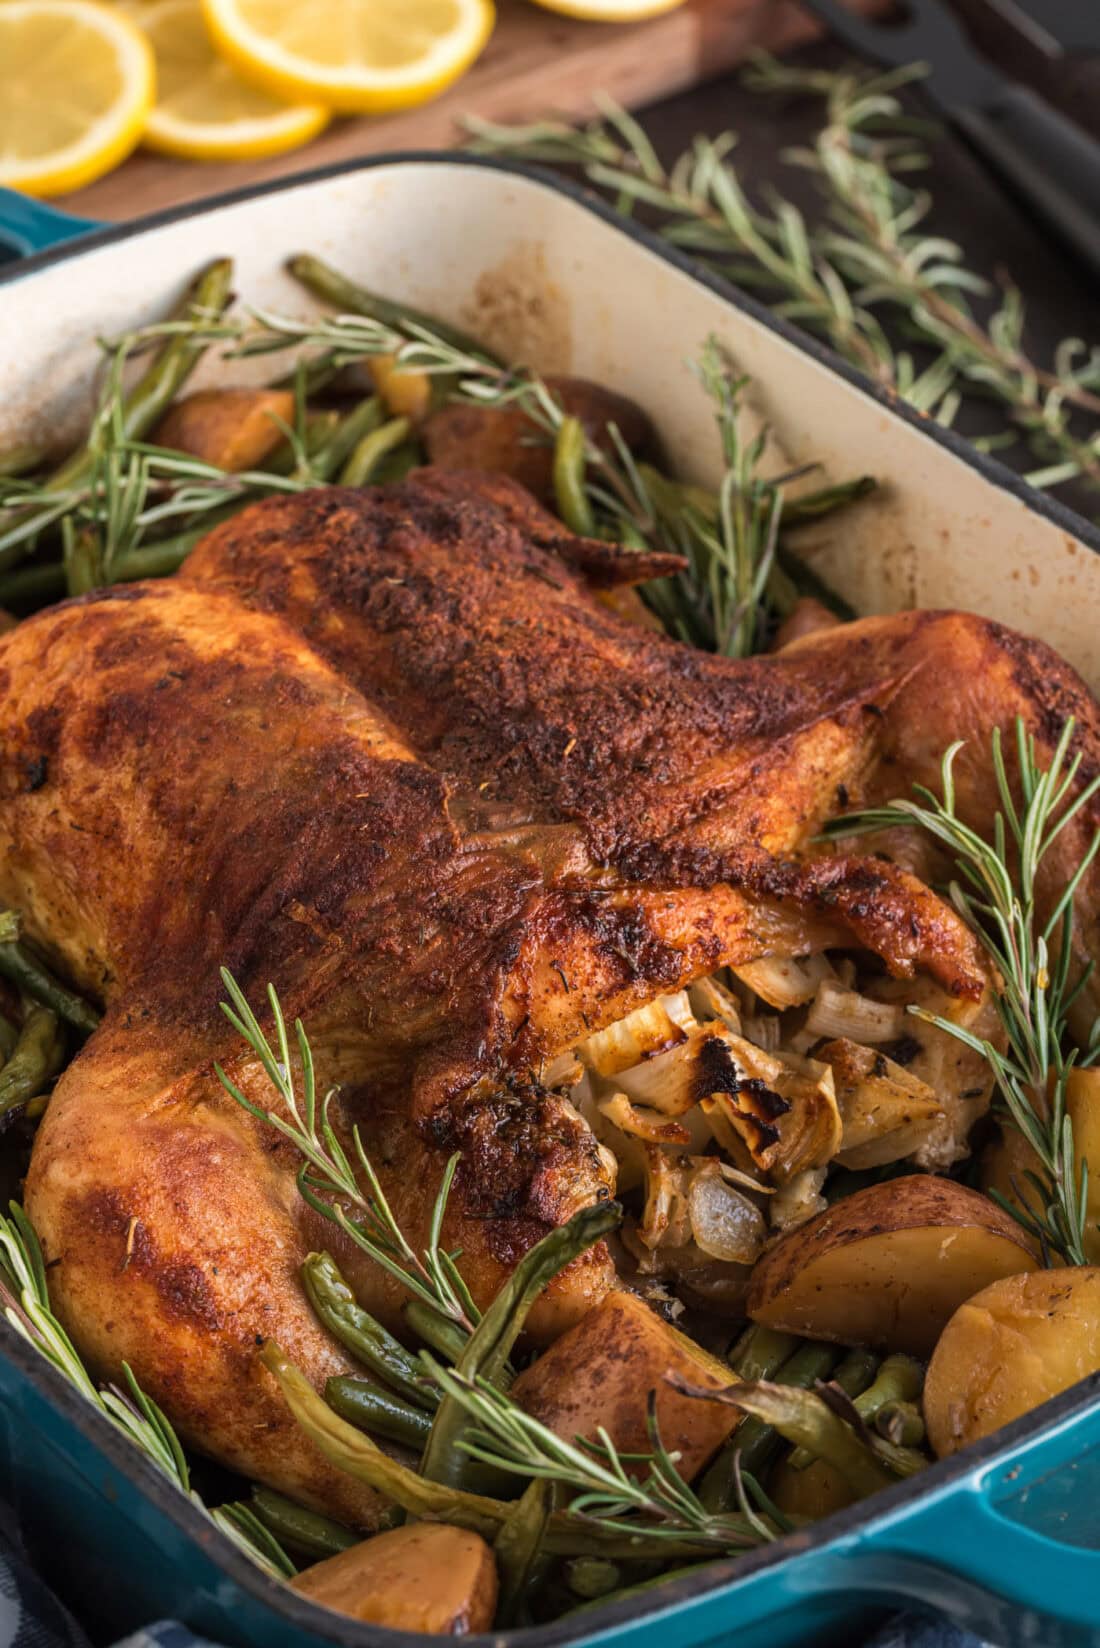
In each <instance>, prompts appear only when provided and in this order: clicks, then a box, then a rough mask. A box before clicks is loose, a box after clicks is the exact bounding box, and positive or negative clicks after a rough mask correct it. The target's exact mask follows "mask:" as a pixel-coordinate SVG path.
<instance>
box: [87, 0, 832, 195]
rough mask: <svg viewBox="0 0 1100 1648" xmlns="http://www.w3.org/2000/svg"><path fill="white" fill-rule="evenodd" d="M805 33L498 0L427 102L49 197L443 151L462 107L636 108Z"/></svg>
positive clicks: (767, 21)
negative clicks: (474, 49)
mask: <svg viewBox="0 0 1100 1648" xmlns="http://www.w3.org/2000/svg"><path fill="white" fill-rule="evenodd" d="M395 3H396V4H398V5H400V4H401V0H395ZM302 4H303V5H308V4H309V0H302ZM815 32H816V30H815V25H814V24H813V22H812V21H811V20H810V18H809V16H808V15H807V13H805V12H803V11H802V10H801V9H800V8H799V7H798V6H797V5H796V4H794V3H793V0H687V3H686V4H685V5H683V6H682V7H680V8H679V10H677V11H673V12H669V13H667V14H666V15H665V16H663V17H656V18H653V19H652V20H651V21H650V22H647V23H633V24H622V23H620V24H614V23H580V22H575V21H573V20H571V19H569V18H566V17H559V16H556V15H555V14H554V13H553V12H548V11H543V10H541V9H540V8H539V7H537V6H534V5H531V4H529V3H528V0H498V21H497V26H496V29H495V31H494V34H493V37H492V39H491V41H490V43H489V45H488V47H487V48H486V50H485V52H484V54H483V56H482V57H481V59H480V60H479V61H478V62H477V63H476V64H475V65H474V67H473V68H472V69H471V70H470V72H469V73H468V74H467V75H466V76H465V77H464V79H462V80H460V81H459V82H458V84H457V85H455V86H453V87H452V88H451V90H450V91H448V92H446V93H445V94H444V95H443V96H442V97H440V98H437V99H436V100H435V101H434V102H432V103H427V104H425V105H424V106H423V107H421V108H418V109H411V110H408V111H406V112H404V113H401V114H396V115H387V116H385V117H383V118H375V119H371V118H362V119H345V120H338V121H335V122H334V123H333V124H332V125H331V126H330V127H329V128H328V130H327V131H325V132H323V133H322V134H321V136H320V137H319V138H317V139H316V140H315V141H314V142H313V143H310V144H307V145H306V147H305V148H302V149H296V150H295V151H294V152H293V153H291V154H285V155H277V156H275V157H274V158H272V159H270V160H253V161H247V162H241V163H234V164H220V165H219V164H209V163H199V162H195V161H187V160H169V159H167V158H165V157H163V156H161V155H155V154H147V153H144V152H140V151H139V153H138V154H136V155H134V156H133V157H132V158H131V159H130V160H128V161H127V162H126V164H125V165H124V166H122V167H120V168H119V169H118V170H117V171H115V172H112V173H111V174H110V176H109V177H105V178H102V179H101V180H100V181H99V182H98V183H93V184H92V185H91V186H90V187H89V188H87V189H81V190H79V191H78V192H76V193H75V194H71V195H69V196H67V197H66V198H65V199H64V200H63V201H61V202H59V204H61V205H64V206H67V207H69V208H70V209H71V210H73V211H74V212H77V213H79V214H81V215H82V216H87V217H92V218H107V219H112V220H118V219H123V218H131V217H139V216H142V215H144V214H145V213H147V212H155V211H157V210H158V209H159V208H161V207H163V206H172V205H175V204H177V203H178V202H179V201H184V200H194V199H196V198H198V197H200V196H202V195H210V194H220V193H221V192H222V191H223V190H226V189H238V188H240V187H241V186H242V185H244V184H248V183H255V182H260V181H262V180H264V179H268V178H276V177H286V176H288V175H289V174H290V173H292V172H297V171H302V170H304V169H306V168H309V167H313V166H324V165H328V164H329V163H331V162H333V161H341V160H352V159H354V158H355V157H356V156H358V155H369V154H378V153H379V152H381V151H383V150H387V149H388V150H393V149H425V148H427V149H431V148H447V147H450V146H452V145H453V144H454V143H455V142H457V141H459V140H460V138H461V131H460V128H459V125H458V122H459V118H460V117H461V116H462V115H463V114H478V115H482V116H484V117H485V118H487V119H490V120H505V121H516V120H534V119H537V118H538V117H540V116H542V115H547V114H559V115H564V116H566V117H568V118H574V119H575V118H583V117H585V116H588V115H591V114H592V113H593V112H594V109H595V103H594V98H595V96H596V94H597V93H599V92H601V91H602V92H606V93H608V94H610V96H611V97H613V98H615V99H616V101H617V102H619V103H622V104H624V105H626V106H627V107H630V108H638V107H640V106H641V105H643V104H645V103H651V102H654V101H655V100H656V99H657V98H660V97H666V96H668V95H670V94H671V93H673V92H678V91H683V90H685V89H686V88H687V87H690V86H693V85H697V84H699V83H701V82H702V81H704V80H707V79H710V78H712V77H714V76H716V75H720V74H723V73H725V72H726V71H727V70H728V69H730V68H732V66H733V65H734V64H735V63H738V62H740V61H741V59H742V58H744V56H745V55H746V53H747V52H748V51H750V50H751V49H752V48H753V47H756V46H761V47H766V48H767V49H768V50H771V51H776V50H779V49H781V48H782V47H785V46H790V45H792V44H795V43H796V42H798V41H800V40H805V39H809V38H811V37H812V36H813V35H814V33H815Z"/></svg>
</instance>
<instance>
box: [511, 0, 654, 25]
mask: <svg viewBox="0 0 1100 1648" xmlns="http://www.w3.org/2000/svg"><path fill="white" fill-rule="evenodd" d="M683 3H684V0H535V4H536V6H542V8H543V9H544V10H545V11H556V12H560V13H561V15H562V16H563V17H580V18H583V19H584V21H585V22H586V23H638V22H640V21H641V20H642V18H643V17H659V16H660V15H661V13H662V12H663V11H675V10H676V7H677V6H682V5H683Z"/></svg>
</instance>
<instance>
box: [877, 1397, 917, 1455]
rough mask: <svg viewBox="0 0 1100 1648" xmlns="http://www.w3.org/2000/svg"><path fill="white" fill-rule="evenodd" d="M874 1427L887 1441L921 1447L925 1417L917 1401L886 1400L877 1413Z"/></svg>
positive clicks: (907, 1446) (909, 1446) (904, 1445)
mask: <svg viewBox="0 0 1100 1648" xmlns="http://www.w3.org/2000/svg"><path fill="white" fill-rule="evenodd" d="M874 1428H875V1430H876V1431H877V1432H878V1434H879V1435H880V1436H883V1437H885V1438H886V1440H887V1442H896V1443H898V1444H899V1445H900V1446H902V1447H906V1448H912V1447H919V1446H920V1444H921V1443H922V1442H923V1441H924V1417H923V1415H922V1414H921V1411H920V1409H919V1408H918V1407H917V1404H916V1403H915V1402H884V1403H883V1404H882V1406H881V1408H880V1409H879V1410H878V1412H877V1413H876V1414H875V1418H874Z"/></svg>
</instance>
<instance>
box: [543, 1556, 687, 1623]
mask: <svg viewBox="0 0 1100 1648" xmlns="http://www.w3.org/2000/svg"><path fill="white" fill-rule="evenodd" d="M700 1567H701V1564H700V1563H698V1562H692V1563H689V1565H688V1566H687V1567H685V1568H666V1569H664V1571H663V1572H662V1573H659V1574H653V1575H652V1576H651V1578H649V1579H640V1580H638V1581H637V1583H636V1584H634V1585H623V1586H621V1587H620V1589H619V1590H617V1591H608V1592H606V1593H605V1594H604V1595H603V1596H596V1597H593V1598H592V1600H591V1601H590V1602H582V1603H579V1604H578V1606H577V1607H576V1608H570V1610H569V1613H568V1615H567V1616H566V1617H567V1618H569V1619H575V1618H576V1617H577V1615H578V1614H586V1613H588V1612H590V1610H591V1609H593V1608H605V1607H608V1606H609V1605H610V1604H611V1603H612V1602H624V1601H625V1600H626V1598H627V1597H636V1596H645V1595H646V1593H647V1592H649V1591H656V1590H657V1589H658V1588H659V1587H660V1586H661V1585H667V1584H668V1582H669V1580H672V1579H683V1577H684V1575H685V1574H697V1573H698V1572H699V1569H700Z"/></svg>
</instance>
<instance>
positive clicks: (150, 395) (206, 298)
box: [0, 258, 233, 570]
mask: <svg viewBox="0 0 1100 1648" xmlns="http://www.w3.org/2000/svg"><path fill="white" fill-rule="evenodd" d="M232 272H233V265H232V263H231V262H230V261H229V260H228V259H227V258H220V259H218V260H217V261H216V262H214V263H211V264H208V266H207V267H206V268H205V269H203V270H202V272H201V273H200V274H199V275H198V276H197V277H196V279H195V280H194V281H193V282H192V283H191V285H190V286H189V287H188V290H187V292H186V294H185V296H184V298H183V301H182V302H181V303H180V305H179V306H178V308H177V309H176V311H175V318H176V319H179V320H183V321H195V322H199V321H202V320H205V319H209V320H213V319H216V318H217V316H219V315H220V314H221V313H222V311H223V310H224V309H225V307H226V305H227V304H228V302H229V299H230V280H231V278H232ZM208 346H209V340H208V339H207V338H203V337H201V336H195V335H193V334H192V333H189V332H186V331H184V332H176V333H169V334H168V336H167V337H166V338H165V340H164V342H163V343H162V344H161V345H160V347H159V349H158V350H157V352H156V354H155V355H154V356H153V359H152V361H151V363H150V364H149V365H148V366H147V367H146V369H145V371H144V372H143V373H142V375H141V377H140V378H139V379H138V381H137V383H135V384H134V386H133V388H132V389H130V390H128V391H127V393H126V394H125V395H123V397H122V405H121V409H120V411H121V424H122V429H123V433H124V434H125V436H126V438H127V439H128V440H139V439H140V438H141V437H142V436H143V435H145V434H147V433H148V431H149V430H150V429H152V427H153V425H154V424H155V423H157V422H158V421H159V419H160V418H161V417H162V415H163V414H164V413H165V412H166V411H167V410H168V408H169V406H170V405H171V403H172V401H173V400H174V399H175V398H176V396H177V394H178V393H179V391H180V389H181V388H182V387H183V385H184V383H185V382H186V381H187V379H188V378H189V377H190V375H191V373H192V372H193V371H194V369H195V367H196V366H197V365H198V363H199V360H200V359H201V357H202V355H203V354H204V353H205V351H206V349H207V348H208ZM95 461H96V460H95V455H94V453H93V452H92V450H91V447H90V436H89V440H87V441H85V442H84V444H83V445H82V446H80V447H79V448H78V449H77V450H76V451H75V452H74V453H73V454H72V455H71V457H69V458H67V459H66V460H65V462H64V463H63V464H62V465H61V466H60V468H59V469H57V470H55V471H54V473H53V474H52V475H51V476H50V477H49V478H48V480H46V481H45V482H44V483H43V485H44V486H45V487H47V488H48V489H49V490H50V491H51V492H59V493H62V492H68V491H72V490H75V489H78V488H80V487H82V486H84V485H85V484H86V482H87V481H88V479H89V477H90V475H91V473H92V469H93V467H94V464H95ZM39 518H41V519H42V523H43V525H46V524H47V522H48V520H50V519H54V520H55V519H57V506H56V505H55V504H43V505H40V506H36V507H35V508H34V509H33V510H31V511H29V512H16V515H15V520H17V521H18V522H19V523H20V524H23V525H26V524H29V523H30V522H31V521H32V520H36V519H39ZM31 548H32V538H31V537H30V536H29V535H28V536H25V537H20V538H19V540H18V541H17V542H15V543H8V544H6V545H4V546H3V547H0V570H2V569H4V568H7V567H9V566H12V565H13V564H14V563H15V562H17V561H21V560H23V559H24V558H25V557H26V556H27V555H28V554H29V553H30V552H31Z"/></svg>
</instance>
